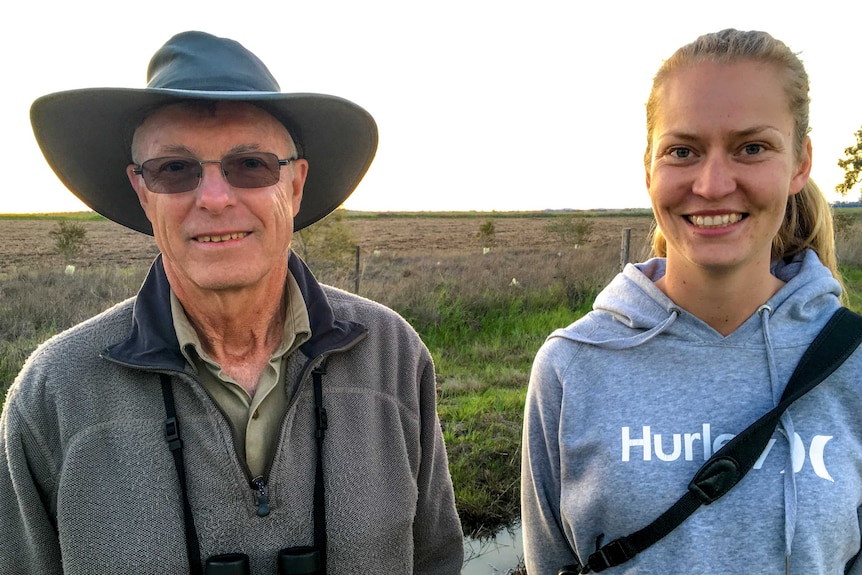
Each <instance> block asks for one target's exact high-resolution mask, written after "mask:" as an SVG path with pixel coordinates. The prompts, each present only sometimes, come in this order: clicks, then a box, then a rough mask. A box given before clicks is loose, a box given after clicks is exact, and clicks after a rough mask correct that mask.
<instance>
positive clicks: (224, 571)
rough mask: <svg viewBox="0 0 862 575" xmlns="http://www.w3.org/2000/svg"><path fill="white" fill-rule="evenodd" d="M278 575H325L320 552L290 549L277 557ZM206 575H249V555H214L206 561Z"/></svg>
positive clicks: (305, 548) (281, 552)
mask: <svg viewBox="0 0 862 575" xmlns="http://www.w3.org/2000/svg"><path fill="white" fill-rule="evenodd" d="M276 565H277V567H278V575H323V574H324V568H323V567H324V566H323V559H322V557H321V554H320V551H319V550H318V549H317V548H315V547H290V548H287V549H282V550H281V551H279V552H278V555H277V556H276ZM204 573H205V575H249V573H251V570H250V567H249V559H248V555H246V554H245V553H226V554H223V555H213V556H212V557H210V558H209V559H207V561H206V567H205V568H204Z"/></svg>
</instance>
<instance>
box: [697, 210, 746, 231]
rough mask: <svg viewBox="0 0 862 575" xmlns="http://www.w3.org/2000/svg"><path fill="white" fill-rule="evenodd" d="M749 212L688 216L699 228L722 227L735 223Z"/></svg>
mask: <svg viewBox="0 0 862 575" xmlns="http://www.w3.org/2000/svg"><path fill="white" fill-rule="evenodd" d="M747 216H748V214H744V213H737V212H734V213H732V214H716V215H714V216H686V218H687V219H688V221H689V222H691V224H692V225H694V226H695V227H698V228H720V227H723V226H729V225H732V224H735V223H736V222H738V221H739V220H741V219H743V218H745V217H747Z"/></svg>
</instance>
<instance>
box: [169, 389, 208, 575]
mask: <svg viewBox="0 0 862 575" xmlns="http://www.w3.org/2000/svg"><path fill="white" fill-rule="evenodd" d="M159 375H160V377H161V381H162V397H163V398H164V401H165V414H166V415H167V419H165V441H167V442H168V448H169V449H170V450H171V453H172V454H173V456H174V466H175V467H176V468H177V476H178V478H179V480H180V489H181V491H180V494H181V495H182V498H183V518H184V519H185V524H186V549H187V550H188V555H189V572H190V573H191V575H203V572H204V570H203V565H202V564H201V551H200V544H199V543H198V532H197V529H195V518H194V515H193V514H192V507H191V504H190V503H189V493H188V487H187V486H186V467H185V464H184V462H183V442H182V440H181V439H180V424H179V422H178V421H177V410H176V407H175V404H174V391H173V389H172V388H171V378H170V377H168V375H166V374H164V373H162V374H159Z"/></svg>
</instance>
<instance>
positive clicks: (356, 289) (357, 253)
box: [353, 246, 359, 295]
mask: <svg viewBox="0 0 862 575" xmlns="http://www.w3.org/2000/svg"><path fill="white" fill-rule="evenodd" d="M353 273H354V281H355V284H354V285H355V289H354V290H353V293H355V294H356V295H359V246H356V268H355V270H354V272H353Z"/></svg>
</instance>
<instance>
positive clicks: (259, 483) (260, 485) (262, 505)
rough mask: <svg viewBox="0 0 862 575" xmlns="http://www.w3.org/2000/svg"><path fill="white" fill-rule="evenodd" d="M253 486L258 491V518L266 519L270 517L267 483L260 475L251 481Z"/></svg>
mask: <svg viewBox="0 0 862 575" xmlns="http://www.w3.org/2000/svg"><path fill="white" fill-rule="evenodd" d="M251 486H252V487H254V488H255V489H257V493H256V494H255V496H256V498H257V516H258V517H266V516H267V515H269V495H267V493H266V481H265V480H264V479H263V476H262V475H258V476H257V477H255V478H254V479H252V480H251Z"/></svg>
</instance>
